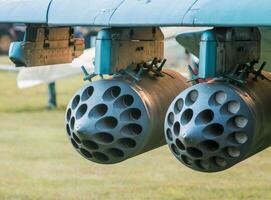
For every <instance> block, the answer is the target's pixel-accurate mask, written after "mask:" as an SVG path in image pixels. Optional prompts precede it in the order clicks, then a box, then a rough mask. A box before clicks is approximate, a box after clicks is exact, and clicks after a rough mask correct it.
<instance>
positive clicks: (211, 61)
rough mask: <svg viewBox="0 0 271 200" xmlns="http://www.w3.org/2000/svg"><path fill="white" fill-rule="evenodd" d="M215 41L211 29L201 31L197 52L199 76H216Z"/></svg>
mask: <svg viewBox="0 0 271 200" xmlns="http://www.w3.org/2000/svg"><path fill="white" fill-rule="evenodd" d="M216 52H217V41H216V37H215V33H214V32H213V30H208V31H205V32H203V33H202V35H201V41H200V54H199V74H198V77H199V78H208V77H216V56H217V53H216Z"/></svg>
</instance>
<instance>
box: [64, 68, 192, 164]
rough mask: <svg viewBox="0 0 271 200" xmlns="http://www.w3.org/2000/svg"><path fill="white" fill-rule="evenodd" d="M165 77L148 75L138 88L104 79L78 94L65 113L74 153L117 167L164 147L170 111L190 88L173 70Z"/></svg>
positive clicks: (123, 81) (133, 85)
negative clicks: (172, 104) (179, 94)
mask: <svg viewBox="0 0 271 200" xmlns="http://www.w3.org/2000/svg"><path fill="white" fill-rule="evenodd" d="M163 74H164V76H163V77H154V76H153V75H150V74H144V75H143V76H142V79H141V80H140V81H139V82H137V83H133V82H131V81H130V80H126V79H124V78H112V79H107V80H105V79H103V80H98V81H95V82H92V83H89V84H87V85H86V86H84V87H83V88H82V89H80V90H79V91H78V92H77V93H76V94H75V95H74V97H73V98H72V100H71V101H70V103H69V105H68V108H67V111H66V120H65V121H66V129H67V134H68V137H69V140H70V141H71V144H72V145H73V147H74V148H75V149H76V150H77V151H78V152H79V153H80V154H81V155H82V156H84V157H85V158H87V159H89V160H91V161H93V162H96V163H101V164H113V163H118V162H121V161H123V160H126V159H128V158H130V157H133V156H136V155H138V154H141V153H144V152H146V151H149V150H151V149H154V148H157V147H160V146H162V145H164V144H165V139H164V134H163V122H164V117H165V115H166V111H167V108H168V106H169V104H170V103H171V102H172V100H173V99H174V97H175V96H176V94H178V93H179V92H181V91H183V90H184V89H185V88H187V86H188V85H187V84H186V83H185V81H186V80H185V79H184V78H183V77H182V76H181V75H179V74H178V73H176V72H174V71H172V70H165V71H164V72H163Z"/></svg>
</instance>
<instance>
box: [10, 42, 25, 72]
mask: <svg viewBox="0 0 271 200" xmlns="http://www.w3.org/2000/svg"><path fill="white" fill-rule="evenodd" d="M8 56H9V58H10V60H12V61H13V62H14V63H16V66H18V67H19V66H24V63H26V60H25V54H24V50H23V48H22V42H12V43H11V46H10V47H9V55H8Z"/></svg>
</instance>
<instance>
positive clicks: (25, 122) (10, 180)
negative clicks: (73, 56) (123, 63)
mask: <svg viewBox="0 0 271 200" xmlns="http://www.w3.org/2000/svg"><path fill="white" fill-rule="evenodd" d="M81 84H82V81H81V78H80V77H77V78H73V79H67V80H64V81H60V82H58V83H57V90H58V102H59V106H60V108H59V109H58V110H56V111H46V110H45V106H46V87H45V86H39V87H35V88H32V89H28V90H18V89H16V74H14V73H6V72H0V142H1V143H0V199H1V200H2V199H10V200H17V199H25V200H28V199H46V200H47V199H65V200H66V199H90V200H96V199H97V200H141V199H142V200H145V199H146V200H162V199H163V200H201V199H203V200H213V199H214V200H224V199H225V200H237V199H244V200H257V199H263V200H268V199H271V150H266V151H264V152H262V153H260V154H258V155H256V156H254V157H253V158H251V159H248V160H246V161H244V162H242V163H241V164H239V165H237V166H236V167H234V168H233V169H230V170H227V171H226V172H222V173H216V174H202V173H197V172H194V171H192V170H190V169H187V168H185V167H183V166H182V165H181V164H180V163H178V161H177V160H175V158H174V157H173V156H172V155H171V153H170V152H169V150H168V149H167V147H162V148H160V149H157V150H155V151H152V152H149V153H145V154H143V155H140V156H138V157H136V158H133V159H130V160H128V161H126V162H123V163H121V164H117V165H113V166H102V165H97V164H94V163H91V162H89V161H87V160H85V159H83V158H82V157H80V155H78V154H77V153H76V152H75V151H74V150H73V148H72V146H71V145H70V144H69V142H68V140H67V138H66V133H65V129H64V112H65V106H66V104H67V102H68V100H69V99H70V98H71V96H72V94H73V93H74V92H75V91H76V90H77V89H78V88H79V87H80V85H81Z"/></svg>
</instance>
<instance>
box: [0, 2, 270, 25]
mask: <svg viewBox="0 0 271 200" xmlns="http://www.w3.org/2000/svg"><path fill="white" fill-rule="evenodd" d="M269 8H270V1H269V0H261V1H254V0H239V1H235V0H220V1H217V0H171V1H170V3H169V2H168V1H166V0H80V1H74V0H65V1H63V0H0V22H2V23H18V22H19V23H39V24H48V25H52V26H59V25H81V26H82V25H85V26H121V27H126V26H129V27H131V26H270V25H271V15H270V14H269ZM33 16H35V17H33Z"/></svg>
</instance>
